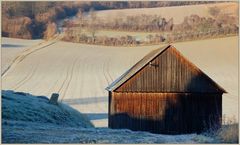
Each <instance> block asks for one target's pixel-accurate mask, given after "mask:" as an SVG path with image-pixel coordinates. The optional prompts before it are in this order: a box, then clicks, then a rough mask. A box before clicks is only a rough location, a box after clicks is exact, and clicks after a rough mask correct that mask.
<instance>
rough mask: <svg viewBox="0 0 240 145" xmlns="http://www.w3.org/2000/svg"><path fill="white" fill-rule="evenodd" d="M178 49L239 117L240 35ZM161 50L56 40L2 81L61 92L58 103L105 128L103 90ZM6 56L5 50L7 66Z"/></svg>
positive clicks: (5, 84) (41, 92) (12, 86)
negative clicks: (217, 87) (218, 88)
mask: <svg viewBox="0 0 240 145" xmlns="http://www.w3.org/2000/svg"><path fill="white" fill-rule="evenodd" d="M3 42H4V41H3ZM14 42H15V39H12V41H11V39H8V41H7V42H4V44H7V45H11V44H13V43H14ZM23 42H24V40H23ZM174 46H176V48H177V49H178V50H180V51H181V52H182V53H183V55H184V56H186V57H187V58H188V59H189V60H191V61H192V62H193V63H194V64H196V65H197V66H198V67H199V68H200V69H201V70H203V71H204V72H205V73H206V74H208V75H209V76H210V77H211V78H212V79H213V80H215V81H216V82H217V83H219V85H220V86H222V87H223V88H225V89H226V90H227V92H228V94H225V95H224V96H223V114H227V116H233V115H235V116H236V118H237V117H238V37H228V38H219V39H209V40H199V41H189V42H182V43H176V44H174ZM158 47H160V46H159V45H155V46H154V45H153V46H141V47H108V46H97V45H83V44H77V43H68V42H61V41H58V42H56V43H51V45H46V47H44V48H43V49H40V50H38V51H35V52H34V53H31V54H30V55H28V56H26V57H25V58H24V59H22V60H21V62H19V63H18V64H17V65H15V67H13V68H12V69H10V70H9V71H8V72H7V74H6V75H5V76H4V77H3V78H2V89H3V90H16V91H23V92H29V93H32V94H34V95H45V96H48V97H49V96H50V95H51V93H53V92H56V93H59V94H60V100H63V102H65V103H68V104H69V105H71V106H72V107H74V108H76V109H78V110H79V111H81V112H82V113H85V114H87V115H88V116H89V118H90V119H91V120H92V122H93V123H94V125H96V126H107V111H108V97H107V96H108V92H107V91H106V90H105V87H107V86H108V85H109V84H110V83H111V82H112V81H114V80H115V79H116V78H118V77H119V76H120V75H121V74H122V73H124V72H125V71H126V70H127V69H129V68H130V67H131V66H132V65H134V64H135V63H136V62H137V61H139V60H140V59H141V58H142V57H143V56H144V55H146V54H147V53H148V52H150V51H151V50H153V49H156V48H158ZM8 55H9V54H8V53H7V52H2V56H4V57H3V58H2V60H3V61H2V62H3V63H5V62H6V61H5V60H4V59H5V58H7V57H8ZM3 65H4V64H3Z"/></svg>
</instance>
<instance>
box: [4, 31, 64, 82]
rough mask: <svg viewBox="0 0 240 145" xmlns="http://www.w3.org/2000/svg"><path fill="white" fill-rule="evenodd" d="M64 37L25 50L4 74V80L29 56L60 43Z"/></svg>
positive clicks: (54, 38) (60, 36)
mask: <svg viewBox="0 0 240 145" xmlns="http://www.w3.org/2000/svg"><path fill="white" fill-rule="evenodd" d="M62 37H63V35H60V34H58V35H56V36H55V37H53V38H52V39H51V40H49V41H45V42H41V43H39V44H37V45H34V46H31V47H30V48H28V49H26V50H24V51H23V52H22V53H20V54H19V55H18V56H17V57H16V58H15V59H14V60H13V61H12V63H11V64H10V65H9V66H8V67H7V68H6V69H5V70H4V71H3V72H2V74H1V76H2V78H3V77H5V76H6V74H7V73H8V72H9V71H10V70H11V69H13V68H14V67H15V66H16V65H17V64H18V63H20V62H22V61H23V60H24V59H25V58H26V57H27V56H29V55H30V54H32V53H35V52H37V51H39V50H41V49H44V48H47V47H48V46H51V45H53V44H55V43H56V42H58V41H59V40H60V39H61V38H62Z"/></svg>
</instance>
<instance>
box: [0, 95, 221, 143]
mask: <svg viewBox="0 0 240 145" xmlns="http://www.w3.org/2000/svg"><path fill="white" fill-rule="evenodd" d="M48 102H49V100H48V99H47V98H46V97H44V96H32V95H30V94H26V93H21V92H13V91H2V112H3V116H2V143H212V142H216V141H217V140H216V139H213V138H211V137H207V136H204V135H197V134H188V135H158V134H151V133H147V132H132V131H130V130H127V129H122V130H112V129H108V128H93V127H92V125H91V123H90V122H89V121H88V120H87V118H86V116H84V115H82V114H81V113H79V112H77V111H76V110H74V109H72V108H71V107H69V106H68V105H65V104H62V103H59V105H52V104H49V103H48Z"/></svg>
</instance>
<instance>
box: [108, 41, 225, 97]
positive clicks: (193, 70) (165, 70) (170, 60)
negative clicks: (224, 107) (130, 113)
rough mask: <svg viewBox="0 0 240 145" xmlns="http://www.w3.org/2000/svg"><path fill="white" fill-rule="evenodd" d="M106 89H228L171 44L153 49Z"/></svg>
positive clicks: (210, 90)
mask: <svg viewBox="0 0 240 145" xmlns="http://www.w3.org/2000/svg"><path fill="white" fill-rule="evenodd" d="M107 89H108V90H111V91H115V92H172V93H180V92H184V93H186V92H191V93H193V92H195V93H224V92H226V91H225V90H224V89H223V88H221V87H220V86H218V85H217V84H216V83H215V82H214V81H213V80H212V79H210V78H209V77H208V76H207V75H206V74H204V73H203V72H202V71H201V70H200V69H199V68H197V67H196V66H195V65H194V64H192V63H191V62H190V61H188V60H187V59H186V58H185V57H183V56H182V55H181V54H180V52H179V51H178V50H177V49H176V48H174V47H173V46H171V45H169V46H167V47H163V48H161V49H156V50H154V51H152V52H150V53H149V54H148V55H146V56H145V57H144V58H143V59H142V60H140V61H139V62H138V63H137V64H136V65H134V66H133V67H132V68H131V69H129V70H128V71H127V72H126V73H124V74H123V75H122V76H121V77H120V78H119V79H118V80H117V81H115V82H113V83H112V84H111V85H110V86H109V87H108V88H107Z"/></svg>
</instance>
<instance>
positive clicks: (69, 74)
mask: <svg viewBox="0 0 240 145" xmlns="http://www.w3.org/2000/svg"><path fill="white" fill-rule="evenodd" d="M77 61H78V58H76V59H75V60H74V62H73V64H72V65H71V66H70V67H69V69H68V70H67V75H66V78H65V80H64V81H63V83H62V85H61V86H60V88H59V90H58V93H59V94H60V93H61V96H62V98H61V101H62V100H63V99H64V97H65V95H66V92H67V90H68V87H69V85H70V83H71V81H72V78H73V72H74V68H75V65H76V64H77ZM65 85H66V87H65V88H64V86H65ZM63 88H64V89H63Z"/></svg>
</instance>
